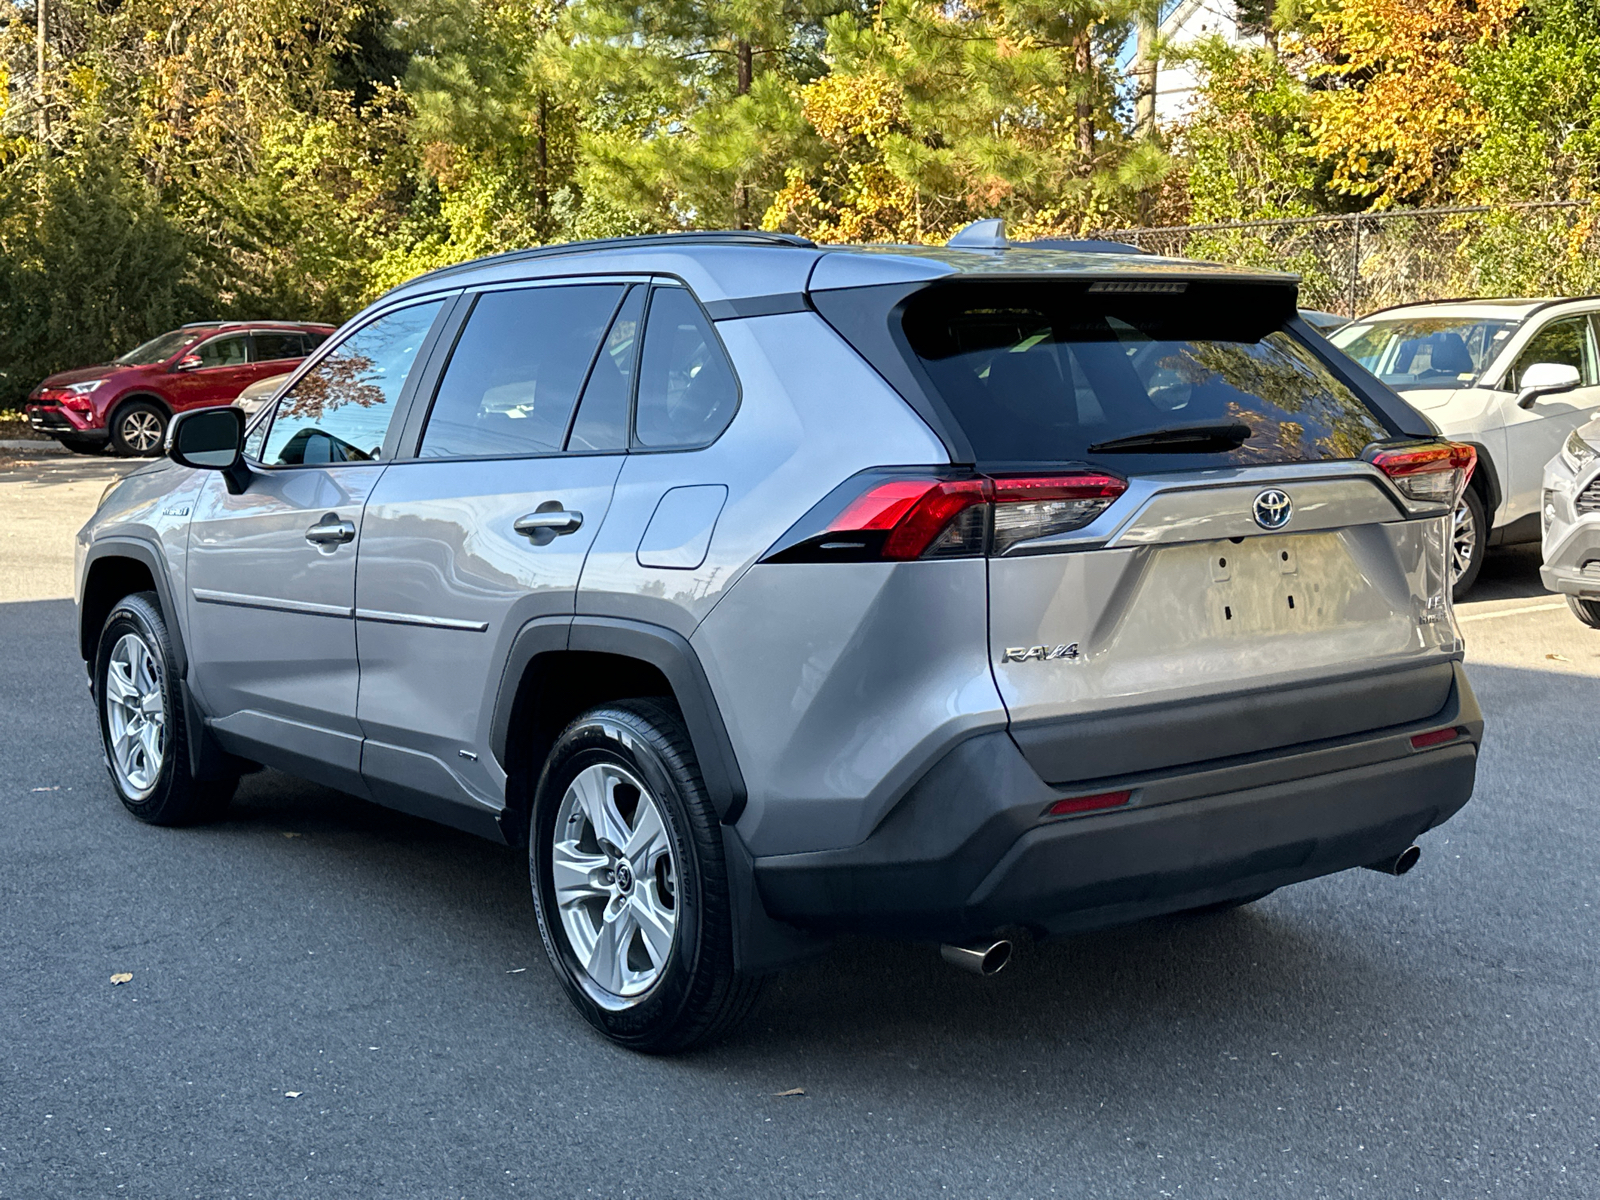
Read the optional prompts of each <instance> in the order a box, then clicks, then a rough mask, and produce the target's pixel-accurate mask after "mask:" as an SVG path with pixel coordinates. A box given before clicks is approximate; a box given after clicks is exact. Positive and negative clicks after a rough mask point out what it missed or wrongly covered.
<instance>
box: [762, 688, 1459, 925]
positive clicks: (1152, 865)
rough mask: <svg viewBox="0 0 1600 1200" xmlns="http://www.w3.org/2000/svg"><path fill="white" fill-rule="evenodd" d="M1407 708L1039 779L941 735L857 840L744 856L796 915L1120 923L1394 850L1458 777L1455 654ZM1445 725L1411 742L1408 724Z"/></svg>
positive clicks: (814, 919)
mask: <svg viewBox="0 0 1600 1200" xmlns="http://www.w3.org/2000/svg"><path fill="white" fill-rule="evenodd" d="M1453 675H1454V678H1453V681H1452V683H1451V686H1450V689H1449V694H1448V698H1447V699H1446V700H1445V703H1444V705H1443V707H1442V708H1440V709H1439V711H1438V712H1436V713H1435V714H1433V715H1432V716H1430V717H1428V718H1427V719H1425V720H1422V721H1413V722H1410V723H1408V724H1404V725H1398V726H1391V727H1388V728H1384V729H1380V730H1375V731H1370V732H1367V733H1364V734H1360V735H1354V736H1349V737H1342V738H1333V739H1327V740H1323V741H1317V742H1310V743H1303V744H1300V745H1297V746H1293V747H1289V748H1286V749H1281V750H1275V751H1271V752H1268V753H1264V754H1256V755H1246V756H1239V757H1237V758H1231V759H1214V760H1211V761H1209V762H1207V763H1204V764H1201V765H1199V766H1197V767H1189V768H1186V769H1182V770H1176V771H1175V770H1163V771H1156V772H1148V773H1146V774H1144V775H1142V776H1124V777H1119V778H1103V779H1099V780H1095V781H1093V784H1092V785H1090V784H1080V785H1075V786H1074V787H1072V788H1071V789H1070V790H1069V789H1060V788H1053V787H1051V786H1049V785H1048V784H1046V783H1044V782H1043V780H1041V779H1040V777H1039V775H1038V773H1037V772H1036V771H1035V770H1034V769H1033V768H1032V767H1031V766H1030V765H1029V763H1028V761H1027V759H1025V758H1024V757H1023V755H1022V753H1021V751H1020V750H1019V749H1018V748H1017V745H1016V743H1015V742H1014V741H1012V739H1011V738H1010V736H1009V735H1007V734H1004V733H989V734H984V735H981V736H979V737H975V738H971V739H969V740H967V741H965V742H962V743H961V744H960V745H958V746H956V747H955V748H954V749H952V750H951V751H950V752H949V753H948V754H946V755H945V756H944V758H942V759H941V760H940V761H939V762H938V764H936V765H935V766H934V767H933V768H932V770H930V771H929V772H928V773H927V774H926V775H925V776H924V777H923V778H922V779H921V780H920V781H919V782H918V783H917V784H916V785H915V786H914V787H913V788H912V789H911V790H910V791H909V792H908V793H907V795H906V797H905V799H904V800H903V801H902V802H901V803H900V804H899V805H898V806H897V807H896V808H895V810H894V811H893V812H892V813H890V815H889V816H888V817H887V818H886V819H885V820H884V822H883V823H882V824H881V825H879V827H878V828H877V829H876V830H875V831H874V832H873V834H872V835H871V836H870V837H869V838H868V839H867V840H866V841H865V842H863V843H861V844H860V845H858V846H853V847H850V848H848V849H843V850H831V851H820V852H815V853H807V854H791V855H777V856H770V857H765V858H758V859H756V860H755V862H754V864H753V867H754V876H755V882H756V886H757V888H758V889H759V893H760V896H761V900H762V903H763V905H764V907H765V908H766V910H767V912H768V913H769V914H770V915H772V916H773V917H776V918H779V919H781V920H784V921H787V922H790V923H792V924H795V925H799V926H801V927H803V928H813V929H819V930H820V929H835V930H854V931H861V932H873V933H880V934H884V935H888V936H893V937H914V938H929V939H938V940H944V941H952V940H958V939H964V938H969V937H978V936H982V935H985V934H988V933H991V932H993V931H995V930H997V929H1001V928H1004V927H1008V926H1022V927H1025V928H1029V929H1032V930H1034V931H1035V932H1037V933H1041V934H1055V933H1065V932H1070V931H1074V930H1080V929H1089V928H1095V927H1098V926H1104V925H1114V924H1120V923H1122V922H1126V921H1132V920H1138V919H1140V918H1143V917H1147V916H1153V915H1156V914H1159V913H1163V912H1172V911H1176V910H1179V909H1184V908H1191V907H1194V906H1196V905H1201V904H1209V903H1212V902H1214V901H1218V900H1225V899H1229V898H1232V897H1236V896H1245V895H1250V894H1252V893H1256V892H1262V891H1267V890H1269V889H1271V888H1276V887H1281V886H1283V885H1285V884H1289V883H1296V882H1299V881H1301V880H1306V879H1312V878H1315V877H1316V876H1319V875H1327V874H1331V873H1332V872H1335V871H1342V870H1345V869H1347V868H1349V867H1355V866H1360V865H1362V864H1364V863H1370V862H1375V861H1377V860H1379V859H1382V858H1385V857H1388V856H1391V855H1394V854H1397V853H1399V852H1400V851H1401V850H1403V849H1404V848H1405V847H1406V846H1408V845H1409V844H1410V843H1411V842H1412V840H1413V839H1415V838H1416V837H1417V836H1418V835H1419V834H1421V833H1422V832H1424V831H1425V830H1428V829H1431V828H1433V827H1434V826H1435V825H1438V824H1439V823H1441V822H1442V821H1445V820H1447V819H1448V818H1449V817H1451V816H1452V815H1454V814H1455V812H1456V811H1457V810H1458V809H1460V808H1461V806H1462V805H1464V804H1465V803H1466V802H1467V800H1468V798H1469V797H1470V796H1471V794H1472V787H1473V781H1474V777H1475V775H1476V771H1477V753H1478V743H1479V741H1480V739H1481V737H1482V730H1483V719H1482V715H1481V714H1480V713H1479V711H1478V706H1477V702H1476V700H1475V699H1474V698H1473V695H1472V691H1471V688H1470V687H1469V686H1468V684H1467V681H1466V677H1465V675H1464V674H1463V673H1462V671H1461V668H1460V664H1453ZM1445 728H1454V729H1456V730H1457V731H1458V733H1457V737H1456V739H1455V740H1454V741H1451V742H1449V743H1447V744H1444V745H1440V746H1435V747H1432V748H1430V749H1426V750H1416V749H1414V748H1413V747H1412V745H1411V738H1412V737H1413V736H1414V735H1415V734H1417V733H1422V732H1427V731H1431V730H1436V729H1445ZM1123 788H1128V789H1131V790H1132V791H1133V798H1132V801H1131V802H1130V804H1129V805H1128V806H1127V807H1124V808H1119V809H1116V810H1111V811H1102V812H1097V813H1088V814H1084V815H1081V816H1075V817H1065V818H1056V819H1047V818H1044V816H1043V814H1044V812H1045V810H1046V809H1047V808H1048V807H1049V806H1050V805H1051V804H1052V803H1053V802H1054V801H1055V800H1057V799H1061V798H1064V797H1070V796H1073V795H1082V794H1085V793H1089V792H1102V791H1111V790H1121V789H1123Z"/></svg>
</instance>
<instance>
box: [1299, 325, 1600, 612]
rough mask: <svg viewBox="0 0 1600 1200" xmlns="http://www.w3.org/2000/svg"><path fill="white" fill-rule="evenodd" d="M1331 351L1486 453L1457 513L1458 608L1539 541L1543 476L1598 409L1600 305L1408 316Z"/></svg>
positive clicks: (1342, 336)
mask: <svg viewBox="0 0 1600 1200" xmlns="http://www.w3.org/2000/svg"><path fill="white" fill-rule="evenodd" d="M1330 340H1331V341H1332V342H1333V344H1334V345H1336V346H1338V347H1339V348H1340V349H1341V350H1343V351H1344V352H1345V353H1347V354H1349V355H1350V356H1351V357H1353V358H1354V359H1356V361H1357V362H1359V363H1360V364H1361V365H1362V366H1364V367H1366V368H1367V369H1368V370H1369V371H1371V372H1372V373H1373V374H1375V375H1377V376H1378V378H1380V379H1382V380H1383V382H1385V383H1387V384H1388V385H1389V386H1390V387H1392V388H1394V389H1396V390H1397V391H1399V392H1400V393H1401V394H1402V395H1403V396H1404V397H1405V399H1406V401H1407V402H1408V403H1409V404H1411V405H1412V407H1414V408H1418V409H1421V410H1422V411H1423V412H1424V413H1426V414H1427V416H1428V417H1430V418H1431V419H1432V420H1433V422H1434V423H1435V424H1436V425H1437V426H1438V427H1439V430H1440V431H1441V432H1442V433H1443V434H1445V436H1447V437H1450V438H1453V439H1455V440H1458V441H1463V442H1468V443H1470V444H1472V445H1473V446H1475V447H1477V450H1478V468H1477V471H1476V473H1475V474H1474V476H1473V479H1472V486H1471V487H1470V488H1468V489H1467V492H1466V494H1465V496H1464V497H1463V498H1462V501H1461V504H1460V506H1459V507H1458V509H1457V511H1456V523H1455V537H1454V549H1453V555H1452V563H1451V565H1452V569H1453V571H1454V573H1455V594H1456V598H1457V599H1459V598H1460V597H1461V596H1463V595H1465V594H1466V592H1467V590H1468V589H1469V588H1470V587H1471V586H1472V584H1473V582H1474V581H1475V580H1476V579H1477V577H1478V568H1479V567H1480V566H1482V564H1483V555H1484V549H1485V547H1487V546H1498V545H1503V544H1509V543H1512V542H1536V541H1538V540H1539V491H1540V483H1541V480H1542V478H1543V474H1544V465H1545V463H1547V462H1549V461H1550V459H1551V457H1552V456H1553V455H1554V454H1555V453H1556V452H1557V451H1558V450H1560V449H1561V446H1562V443H1563V442H1565V441H1566V439H1567V435H1568V434H1570V433H1571V432H1572V431H1573V430H1574V429H1576V428H1577V427H1578V426H1579V425H1582V424H1583V423H1584V422H1586V421H1588V420H1589V419H1590V418H1591V417H1593V416H1594V415H1595V413H1596V410H1597V409H1600V345H1597V343H1600V297H1595V296H1589V297H1585V298H1582V299H1576V300H1450V301H1444V302H1440V303H1437V304H1407V305H1404V306H1403V307H1400V308H1390V309H1384V310H1383V311H1381V312H1376V313H1373V314H1371V315H1370V316H1367V317H1363V318H1362V319H1361V320H1359V321H1356V322H1353V323H1352V324H1350V325H1346V326H1345V327H1344V328H1343V329H1340V330H1338V331H1337V332H1335V333H1333V334H1332V335H1331V336H1330Z"/></svg>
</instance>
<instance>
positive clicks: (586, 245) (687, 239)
mask: <svg viewBox="0 0 1600 1200" xmlns="http://www.w3.org/2000/svg"><path fill="white" fill-rule="evenodd" d="M675 245H696V246H795V247H799V248H801V249H808V248H810V247H813V246H815V245H816V243H815V242H813V241H812V240H811V239H810V238H803V237H800V236H798V235H797V234H793V233H768V232H766V231H765V230H762V229H704V230H687V231H685V232H683V233H642V234H633V235H630V236H628V237H614V238H595V239H593V240H590V241H583V242H560V243H557V244H556V245H553V246H532V247H529V248H528V249H525V250H508V251H506V252H505V253H504V254H491V255H489V256H487V257H486V258H474V259H469V260H468V261H467V262H460V263H452V264H451V265H450V266H448V267H439V268H438V269H436V270H433V271H428V272H425V273H424V274H421V275H418V276H417V277H416V278H414V279H408V280H406V281H405V282H404V283H402V284H400V285H399V286H398V287H396V288H391V289H390V290H391V291H398V290H399V288H402V287H410V286H411V285H412V284H415V283H422V282H423V281H424V280H431V279H443V278H446V277H448V276H450V275H457V274H460V273H461V272H463V271H476V270H478V269H479V268H480V267H490V266H496V265H499V264H501V263H517V262H527V261H529V260H537V259H541V258H556V257H558V256H560V255H563V254H581V253H583V252H584V251H587V250H623V249H628V248H631V247H634V246H639V247H649V246H675Z"/></svg>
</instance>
